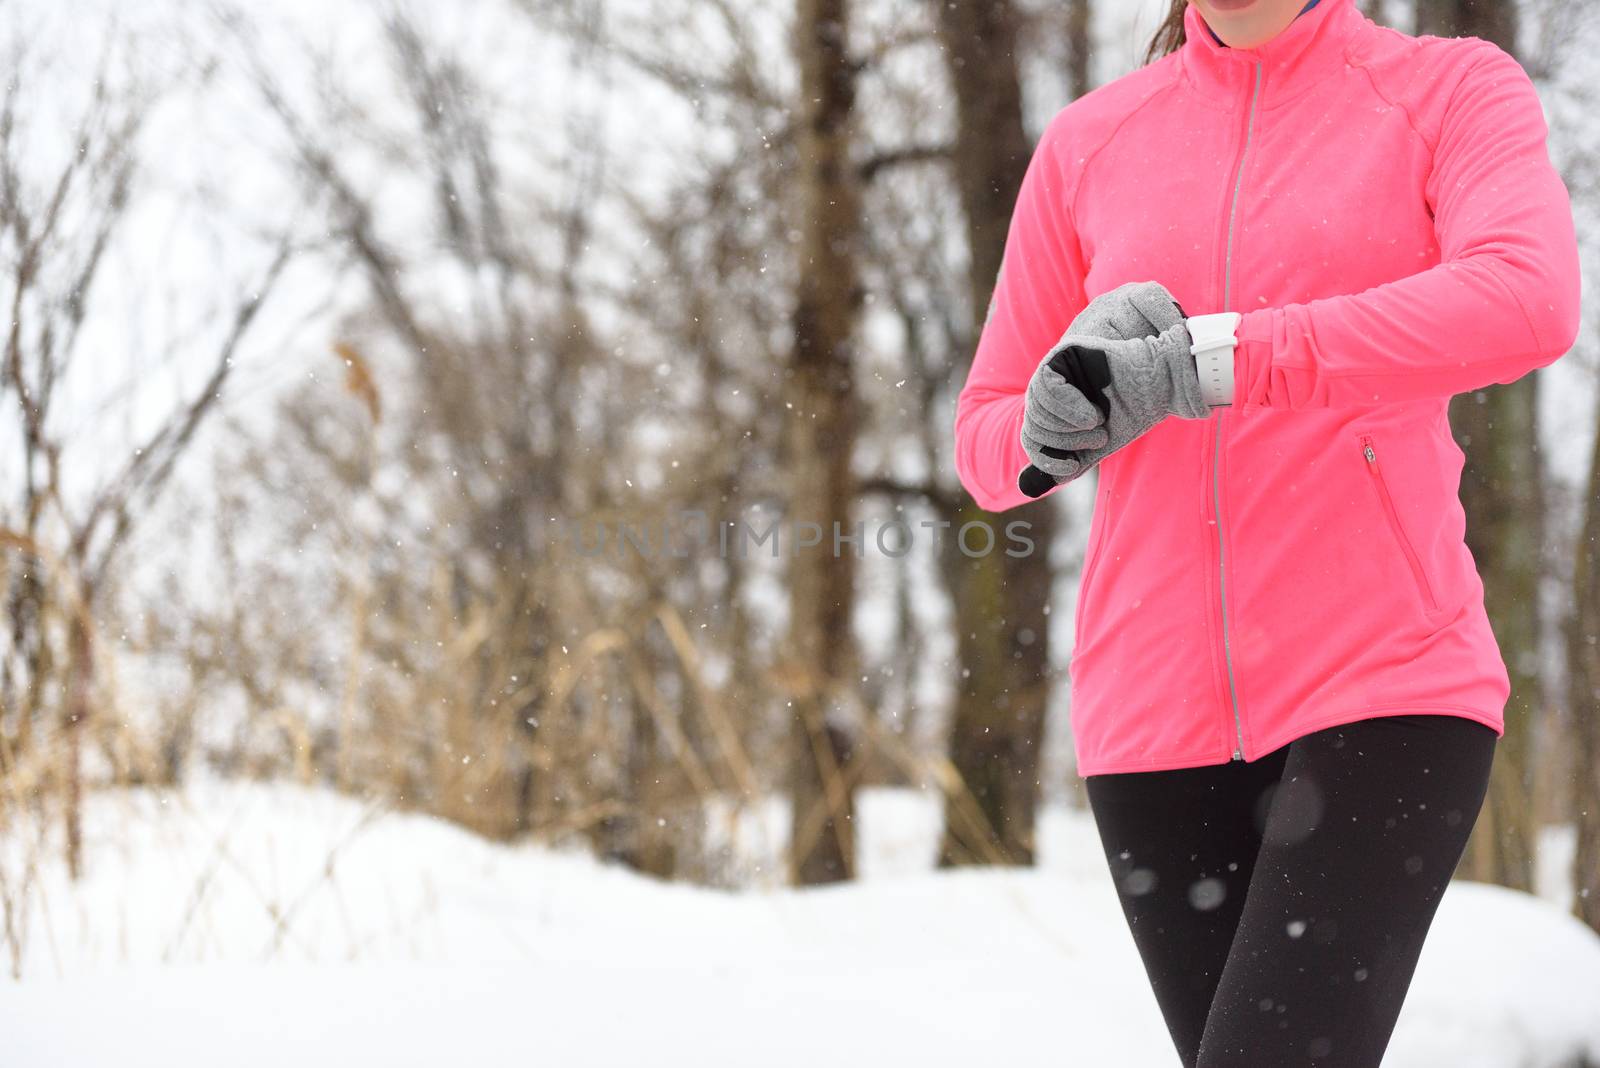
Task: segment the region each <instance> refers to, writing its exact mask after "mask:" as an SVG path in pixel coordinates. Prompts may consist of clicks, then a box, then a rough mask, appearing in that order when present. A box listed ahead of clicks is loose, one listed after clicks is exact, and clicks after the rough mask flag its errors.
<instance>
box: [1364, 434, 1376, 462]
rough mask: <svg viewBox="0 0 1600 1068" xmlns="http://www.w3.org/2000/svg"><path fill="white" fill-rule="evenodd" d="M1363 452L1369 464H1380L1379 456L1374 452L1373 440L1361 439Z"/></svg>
mask: <svg viewBox="0 0 1600 1068" xmlns="http://www.w3.org/2000/svg"><path fill="white" fill-rule="evenodd" d="M1361 452H1362V455H1364V456H1365V457H1366V458H1367V463H1369V464H1376V463H1377V462H1378V454H1377V453H1375V452H1373V451H1372V439H1371V438H1369V437H1363V438H1362V439H1361Z"/></svg>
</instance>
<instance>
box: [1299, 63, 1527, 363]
mask: <svg viewBox="0 0 1600 1068" xmlns="http://www.w3.org/2000/svg"><path fill="white" fill-rule="evenodd" d="M1435 40H1438V41H1441V42H1449V43H1452V44H1453V43H1455V42H1463V41H1472V42H1475V44H1474V45H1473V46H1472V51H1473V52H1475V53H1477V55H1476V56H1474V57H1472V59H1471V61H1470V62H1469V63H1468V64H1467V66H1466V69H1465V70H1463V71H1462V72H1461V76H1460V77H1459V78H1457V79H1456V83H1455V84H1454V85H1452V86H1451V87H1450V96H1449V98H1448V99H1447V100H1445V102H1444V107H1443V108H1442V109H1441V110H1440V118H1439V130H1438V133H1437V134H1436V135H1435V136H1434V137H1433V139H1431V140H1430V139H1429V138H1428V135H1427V134H1426V133H1425V132H1424V131H1423V129H1422V127H1421V126H1419V125H1418V123H1417V118H1416V115H1415V114H1414V113H1413V112H1412V110H1411V108H1410V107H1408V106H1407V105H1406V102H1405V101H1404V100H1403V99H1400V98H1399V97H1398V96H1396V97H1390V96H1389V94H1388V93H1385V92H1384V90H1383V87H1382V85H1380V84H1379V80H1378V76H1377V74H1376V73H1375V72H1374V71H1373V70H1372V69H1371V68H1370V67H1369V66H1367V65H1366V64H1365V63H1363V62H1360V61H1359V60H1358V59H1356V58H1354V57H1352V56H1351V54H1350V52H1349V50H1348V49H1347V50H1346V52H1345V60H1346V62H1349V63H1350V64H1351V66H1354V67H1359V68H1360V69H1361V70H1362V72H1363V73H1365V74H1366V76H1367V80H1368V82H1370V83H1371V85H1372V91H1373V92H1374V93H1376V94H1377V95H1378V98H1379V99H1380V100H1382V101H1384V103H1386V104H1388V105H1389V106H1390V107H1397V108H1399V109H1400V111H1401V113H1402V114H1404V115H1405V117H1406V123H1407V125H1409V126H1410V127H1411V129H1412V131H1413V132H1414V133H1415V134H1416V135H1417V138H1418V139H1419V140H1420V141H1421V142H1422V144H1423V146H1424V147H1425V148H1427V150H1428V173H1430V174H1432V173H1433V172H1434V170H1435V169H1436V168H1437V167H1438V163H1439V144H1440V142H1441V141H1443V139H1444V122H1445V119H1446V117H1448V116H1449V114H1450V111H1451V109H1452V108H1453V107H1454V106H1455V102H1456V97H1457V96H1458V95H1459V94H1460V92H1461V87H1462V86H1463V85H1465V84H1466V83H1467V82H1468V80H1469V79H1471V78H1472V75H1473V73H1474V72H1475V71H1476V70H1477V69H1478V68H1479V67H1481V66H1482V65H1484V64H1485V63H1488V62H1490V61H1491V60H1492V57H1493V54H1494V53H1497V52H1498V53H1501V54H1505V55H1509V53H1506V52H1505V50H1504V49H1502V48H1500V47H1498V46H1497V45H1495V44H1494V42H1492V41H1488V40H1485V39H1484V38H1482V37H1451V38H1444V37H1441V38H1435ZM1427 47H1428V46H1427V45H1425V44H1418V45H1417V47H1416V51H1417V52H1421V51H1422V50H1423V49H1425V48H1427ZM1510 58H1511V59H1512V60H1513V61H1515V59H1516V57H1514V56H1511V57H1510ZM1502 287H1503V288H1504V289H1505V290H1506V292H1507V293H1508V294H1510V296H1511V301H1512V303H1513V304H1515V305H1516V306H1517V310H1518V311H1520V312H1521V313H1522V318H1523V321H1524V322H1525V323H1526V324H1527V327H1528V336H1530V337H1531V338H1533V344H1534V350H1533V351H1532V352H1530V353H1523V354H1521V356H1522V357H1524V358H1525V357H1526V356H1533V355H1542V354H1544V353H1545V352H1546V351H1547V350H1548V347H1549V346H1547V345H1546V344H1545V342H1544V339H1543V338H1541V337H1540V336H1539V328H1538V326H1537V325H1536V323H1535V321H1534V318H1533V313H1532V312H1531V311H1530V310H1529V309H1528V306H1527V304H1526V303H1525V302H1524V301H1523V299H1522V297H1521V296H1520V295H1519V294H1518V293H1517V291H1516V290H1515V289H1513V288H1512V287H1510V286H1506V285H1504V283H1503V282H1502ZM1515 358H1518V357H1499V358H1497V360H1496V361H1480V362H1483V363H1488V362H1498V359H1515ZM1328 376H1329V377H1340V376H1339V375H1338V374H1337V373H1336V372H1329V373H1328Z"/></svg>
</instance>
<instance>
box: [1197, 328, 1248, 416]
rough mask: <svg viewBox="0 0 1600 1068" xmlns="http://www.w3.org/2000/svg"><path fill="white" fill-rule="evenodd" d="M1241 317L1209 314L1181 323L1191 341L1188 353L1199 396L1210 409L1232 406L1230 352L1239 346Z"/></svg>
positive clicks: (1231, 361)
mask: <svg viewBox="0 0 1600 1068" xmlns="http://www.w3.org/2000/svg"><path fill="white" fill-rule="evenodd" d="M1241 318H1242V316H1240V314H1239V313H1238V312H1212V313H1210V314H1207V315H1191V316H1189V317H1188V318H1187V319H1185V320H1184V325H1185V326H1186V327H1187V328H1188V330H1189V339H1190V342H1191V344H1190V346H1189V352H1190V354H1191V355H1193V356H1194V369H1195V374H1196V375H1197V376H1198V377H1199V379H1200V395H1201V396H1202V397H1203V398H1204V399H1205V402H1206V406H1207V407H1209V408H1220V407H1226V406H1228V405H1231V404H1232V403H1233V352H1234V348H1235V347H1236V346H1237V345H1238V343H1239V341H1238V338H1237V336H1236V335H1235V331H1237V330H1238V329H1239V320H1240V319H1241Z"/></svg>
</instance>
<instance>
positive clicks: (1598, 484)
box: [1567, 432, 1600, 932]
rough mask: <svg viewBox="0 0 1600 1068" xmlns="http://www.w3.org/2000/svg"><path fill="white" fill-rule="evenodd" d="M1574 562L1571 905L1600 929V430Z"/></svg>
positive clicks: (1570, 640) (1570, 664) (1570, 656)
mask: <svg viewBox="0 0 1600 1068" xmlns="http://www.w3.org/2000/svg"><path fill="white" fill-rule="evenodd" d="M1584 500H1585V501H1586V502H1587V505H1586V510H1585V514H1584V517H1583V527H1582V530H1581V532H1580V533H1579V536H1578V545H1577V559H1576V561H1575V563H1574V565H1573V579H1572V595H1573V601H1574V610H1573V612H1572V615H1571V616H1569V617H1568V630H1567V666H1568V670H1569V671H1570V672H1571V674H1570V676H1569V680H1568V681H1569V683H1570V687H1571V689H1570V693H1571V702H1572V724H1573V731H1574V735H1575V737H1574V738H1573V767H1574V769H1575V770H1576V773H1577V777H1576V779H1575V781H1574V790H1573V805H1572V811H1573V819H1574V821H1575V822H1576V823H1577V825H1578V826H1577V831H1578V842H1577V852H1576V854H1575V855H1574V857H1573V862H1572V885H1573V891H1574V894H1575V896H1576V900H1575V901H1574V903H1573V911H1574V912H1575V913H1577V916H1578V918H1579V919H1580V920H1582V921H1583V922H1584V923H1586V924H1588V925H1589V926H1590V927H1591V928H1593V929H1594V930H1595V931H1597V932H1600V432H1597V433H1596V434H1595V443H1594V457H1593V459H1592V460H1590V463H1589V492H1588V493H1587V494H1586V495H1585V497H1584Z"/></svg>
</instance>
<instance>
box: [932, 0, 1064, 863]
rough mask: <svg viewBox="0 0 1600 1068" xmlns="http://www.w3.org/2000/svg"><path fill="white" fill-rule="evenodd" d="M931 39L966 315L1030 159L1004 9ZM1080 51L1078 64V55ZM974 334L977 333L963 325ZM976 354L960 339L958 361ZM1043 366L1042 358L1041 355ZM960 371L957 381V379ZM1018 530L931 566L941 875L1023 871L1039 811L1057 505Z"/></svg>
mask: <svg viewBox="0 0 1600 1068" xmlns="http://www.w3.org/2000/svg"><path fill="white" fill-rule="evenodd" d="M1088 9H1089V0H1075V3H1074V7H1073V10H1072V12H1071V17H1072V22H1071V23H1070V24H1069V26H1070V28H1071V29H1073V30H1077V31H1080V32H1078V33H1074V35H1073V41H1072V45H1073V55H1072V61H1073V72H1074V73H1073V80H1074V83H1075V85H1074V87H1075V89H1079V91H1081V88H1080V84H1079V83H1081V82H1083V81H1086V80H1087V76H1088V75H1087V71H1088V53H1087V47H1088V46H1087V13H1088ZM939 12H940V30H941V34H942V36H943V39H944V45H945V56H946V58H947V61H948V64H949V70H950V78H951V81H952V83H953V85H954V89H955V97H956V140H955V152H954V156H953V163H954V165H955V175H956V184H957V186H958V190H959V193H960V196H961V203H962V209H963V213H964V215H965V217H966V227H967V245H968V248H969V250H970V254H969V265H970V268H969V276H968V292H969V306H970V307H971V308H972V309H973V311H974V314H975V315H977V314H981V312H982V310H983V309H984V308H986V307H987V306H988V302H989V297H990V293H991V291H992V289H993V286H994V283H995V278H996V275H997V274H998V273H999V270H1000V261H1001V257H1002V255H1003V253H1004V251H1005V240H1006V232H1007V230H1008V228H1009V226H1010V220H1011V212H1012V209H1013V207H1014V205H1015V202H1016V196H1017V190H1018V188H1019V187H1020V186H1021V184H1022V176H1023V173H1024V172H1025V171H1026V170H1027V166H1028V157H1029V155H1030V152H1031V149H1030V146H1029V143H1028V138H1027V134H1026V133H1025V131H1024V129H1023V124H1022V89H1021V84H1020V77H1019V71H1018V63H1017V57H1016V54H1015V49H1016V26H1017V22H1016V12H1015V10H1014V8H1013V6H1012V4H1011V2H1010V0H985V2H983V3H977V2H965V3H953V4H941V5H940V7H939ZM1080 50H1081V51H1080ZM975 325H976V324H975ZM974 333H976V331H974ZM973 345H975V338H971V339H969V344H968V348H969V349H970V348H971V347H973ZM1040 355H1041V357H1042V356H1043V354H1042V353H1041V354H1040ZM960 370H961V371H963V372H964V371H965V368H964V367H963V368H960ZM962 501H963V503H962V504H961V506H960V507H959V508H958V509H957V510H956V512H955V514H953V515H947V516H945V517H944V518H945V519H948V520H949V521H950V523H951V529H952V530H953V531H959V530H960V529H961V527H962V526H963V525H964V524H966V523H969V522H986V521H991V520H992V519H993V517H992V516H989V515H987V514H986V513H984V512H983V511H982V510H980V509H979V508H978V507H977V505H975V504H974V503H973V502H972V501H971V500H970V499H966V498H965V497H963V499H962ZM1013 518H1014V519H1018V520H1023V521H1026V522H1027V523H1029V524H1030V526H1031V530H1030V531H1029V537H1030V539H1031V540H1032V541H1033V543H1034V551H1033V552H1032V553H1031V554H1030V555H1028V556H1026V557H1021V558H1013V557H1011V556H1008V555H1007V554H1006V553H1005V552H1004V551H1003V549H1002V550H999V551H996V552H992V553H990V554H988V555H987V556H984V557H982V558H981V559H969V558H968V557H966V556H964V555H962V553H961V552H960V551H959V550H953V551H948V552H946V553H945V554H944V556H943V561H942V562H943V563H944V565H945V575H946V579H947V581H948V582H949V587H950V590H951V594H952V596H953V598H954V600H955V605H956V619H957V623H958V627H957V630H958V638H959V642H958V656H959V665H960V669H961V687H960V690H959V691H958V693H957V697H956V709H955V717H954V722H953V724H952V726H951V736H950V759H951V762H952V763H953V764H954V766H955V768H956V770H957V771H958V772H960V775H961V779H962V782H963V783H965V785H966V788H967V789H968V790H969V791H970V792H971V794H972V800H973V801H975V802H976V803H977V807H978V809H979V810H980V811H981V812H982V814H983V817H984V820H983V822H984V824H985V825H984V826H982V827H975V826H974V825H973V824H974V821H973V820H972V819H971V818H970V816H968V817H966V818H962V817H961V816H960V815H959V814H958V812H957V809H958V808H960V809H962V810H965V811H968V812H970V808H969V807H968V800H967V799H966V798H947V799H946V801H945V831H944V836H943V840H942V842H941V845H940V849H939V863H940V865H941V866H952V865H958V864H972V863H989V862H995V861H998V862H1001V863H1008V864H1031V863H1032V862H1033V859H1034V823H1035V811H1036V809H1037V806H1038V797H1039V763H1040V761H1039V756H1040V753H1039V750H1040V747H1041V744H1042V741H1043V735H1044V720H1045V698H1046V695H1047V693H1048V690H1049V678H1048V676H1049V668H1050V643H1049V616H1048V606H1049V593H1050V586H1051V574H1050V557H1049V551H1048V550H1049V545H1050V542H1051V540H1052V534H1053V531H1054V525H1055V524H1054V519H1055V505H1054V504H1053V503H1052V502H1044V503H1039V504H1033V505H1028V506H1025V507H1024V508H1022V509H1019V510H1017V511H1016V512H1014V513H1008V514H1007V519H1008V521H1009V520H1011V519H1013Z"/></svg>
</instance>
